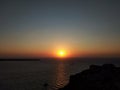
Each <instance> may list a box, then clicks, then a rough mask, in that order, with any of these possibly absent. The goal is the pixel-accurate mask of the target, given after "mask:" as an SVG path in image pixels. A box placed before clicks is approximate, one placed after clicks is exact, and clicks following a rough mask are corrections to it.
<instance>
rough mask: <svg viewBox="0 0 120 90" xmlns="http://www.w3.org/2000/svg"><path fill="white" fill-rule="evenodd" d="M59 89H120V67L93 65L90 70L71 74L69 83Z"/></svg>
mask: <svg viewBox="0 0 120 90" xmlns="http://www.w3.org/2000/svg"><path fill="white" fill-rule="evenodd" d="M59 90H120V67H115V66H114V65H113V64H104V65H102V66H97V65H91V66H90V67H89V69H88V70H84V71H82V72H81V73H78V74H76V75H73V76H71V77H70V81H69V83H68V85H66V86H65V87H64V88H61V89H59Z"/></svg>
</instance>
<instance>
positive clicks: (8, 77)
mask: <svg viewBox="0 0 120 90" xmlns="http://www.w3.org/2000/svg"><path fill="white" fill-rule="evenodd" d="M104 63H113V64H115V65H116V66H120V59H119V58H112V59H110V58H109V59H103V58H101V59H100V58H99V59H73V60H70V59H66V60H59V59H56V60H52V59H42V60H40V61H0V90H45V87H44V84H45V83H48V84H49V86H48V89H47V90H57V89H58V88H61V87H63V86H64V85H66V84H67V83H68V81H69V76H70V75H73V74H76V73H78V72H81V71H82V70H85V69H88V68H89V65H91V64H97V65H102V64H104Z"/></svg>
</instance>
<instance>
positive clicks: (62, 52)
mask: <svg viewBox="0 0 120 90" xmlns="http://www.w3.org/2000/svg"><path fill="white" fill-rule="evenodd" d="M57 55H58V57H66V51H65V50H59V51H58V52H57Z"/></svg>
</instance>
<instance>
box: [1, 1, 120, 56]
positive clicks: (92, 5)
mask: <svg viewBox="0 0 120 90" xmlns="http://www.w3.org/2000/svg"><path fill="white" fill-rule="evenodd" d="M61 49H62V50H65V51H66V53H67V54H68V57H79V56H120V0H0V57H23V56H27V57H31V56H34V57H55V53H57V51H58V50H61Z"/></svg>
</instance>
